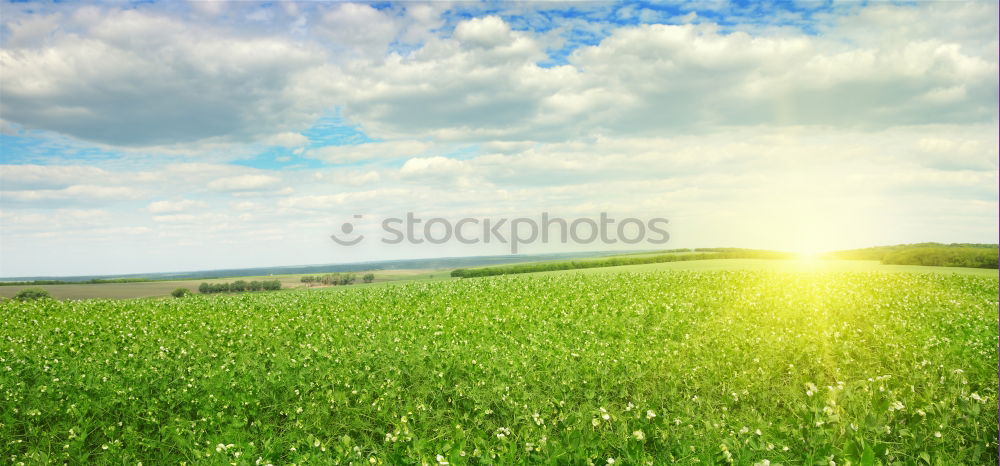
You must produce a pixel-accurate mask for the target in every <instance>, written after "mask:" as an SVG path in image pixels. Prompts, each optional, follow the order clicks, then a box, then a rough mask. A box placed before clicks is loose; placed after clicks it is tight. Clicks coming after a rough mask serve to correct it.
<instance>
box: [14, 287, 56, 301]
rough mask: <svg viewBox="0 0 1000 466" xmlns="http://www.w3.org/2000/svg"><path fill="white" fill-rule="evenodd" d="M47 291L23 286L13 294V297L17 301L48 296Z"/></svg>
mask: <svg viewBox="0 0 1000 466" xmlns="http://www.w3.org/2000/svg"><path fill="white" fill-rule="evenodd" d="M50 297H51V296H49V292H48V291H45V290H43V289H41V288H25V289H23V290H21V291H18V292H17V294H16V295H14V299H17V300H19V301H31V300H34V299H45V298H50Z"/></svg>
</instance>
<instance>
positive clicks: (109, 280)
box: [0, 278, 153, 286]
mask: <svg viewBox="0 0 1000 466" xmlns="http://www.w3.org/2000/svg"><path fill="white" fill-rule="evenodd" d="M151 281H153V280H150V279H148V278H91V279H90V280H84V281H79V282H73V281H67V280H31V281H28V282H0V286H14V285H97V284H101V283H138V282H151Z"/></svg>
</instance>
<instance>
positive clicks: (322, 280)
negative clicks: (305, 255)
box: [300, 273, 375, 286]
mask: <svg viewBox="0 0 1000 466" xmlns="http://www.w3.org/2000/svg"><path fill="white" fill-rule="evenodd" d="M356 280H357V275H355V274H353V273H328V274H326V275H305V276H303V277H302V278H301V279H300V281H301V282H302V283H305V284H306V285H309V286H312V285H314V284H316V285H350V284H353V283H354V282H355V281H356ZM361 280H362V281H364V282H365V283H371V282H372V281H374V280H375V274H373V273H366V274H364V275H363V276H362V277H361Z"/></svg>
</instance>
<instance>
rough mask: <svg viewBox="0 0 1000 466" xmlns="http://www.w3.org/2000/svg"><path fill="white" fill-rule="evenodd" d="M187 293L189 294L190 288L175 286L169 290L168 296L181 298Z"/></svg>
mask: <svg viewBox="0 0 1000 466" xmlns="http://www.w3.org/2000/svg"><path fill="white" fill-rule="evenodd" d="M189 294H191V290H189V289H187V288H177V289H176V290H174V291H171V292H170V296H173V297H175V298H183V297H185V296H187V295H189Z"/></svg>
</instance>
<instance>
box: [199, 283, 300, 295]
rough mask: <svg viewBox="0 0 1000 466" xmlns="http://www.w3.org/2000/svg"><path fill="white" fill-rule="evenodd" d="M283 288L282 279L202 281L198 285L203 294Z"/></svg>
mask: <svg viewBox="0 0 1000 466" xmlns="http://www.w3.org/2000/svg"><path fill="white" fill-rule="evenodd" d="M280 289H281V281H280V280H260V281H258V280H253V281H249V282H248V281H246V280H236V281H235V282H231V283H202V284H201V285H198V292H199V293H201V294H211V293H242V292H244V291H274V290H280Z"/></svg>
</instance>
